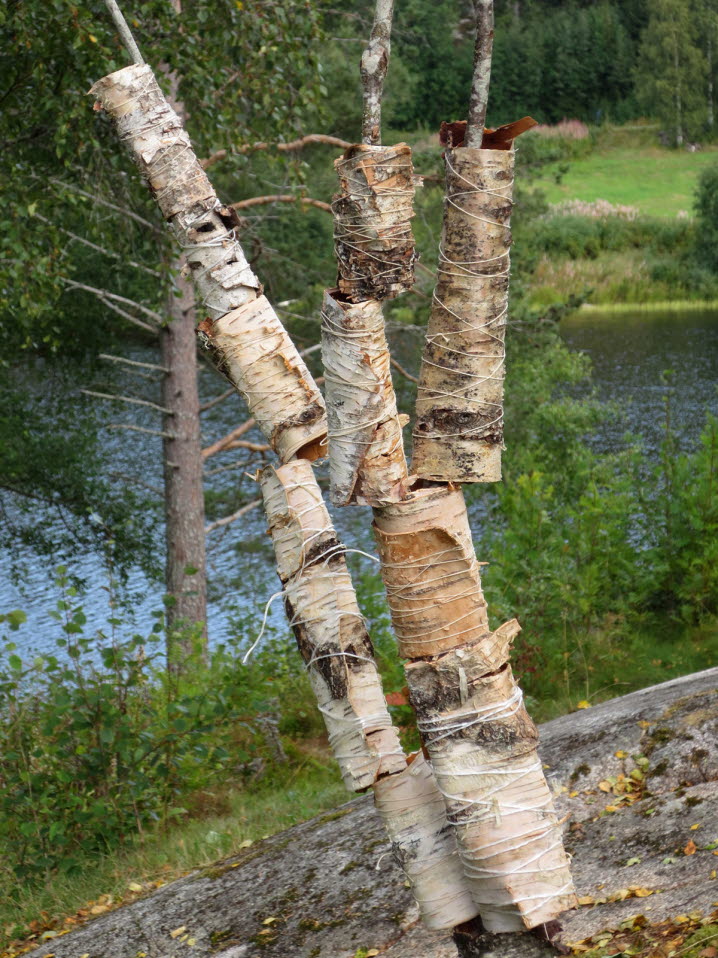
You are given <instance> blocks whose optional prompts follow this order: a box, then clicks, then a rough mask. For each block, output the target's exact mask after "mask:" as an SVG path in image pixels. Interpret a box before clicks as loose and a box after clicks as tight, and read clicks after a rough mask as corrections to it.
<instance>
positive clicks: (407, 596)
mask: <svg viewBox="0 0 718 958" xmlns="http://www.w3.org/2000/svg"><path fill="white" fill-rule="evenodd" d="M374 534H375V537H376V540H377V547H378V552H379V557H380V559H381V573H382V577H383V579H384V585H385V587H386V593H387V598H388V602H389V609H390V611H391V618H392V624H393V626H394V632H395V634H396V638H397V641H398V643H399V655H400V656H402V657H404V658H408V659H414V658H419V657H422V658H423V657H428V656H434V655H438V654H439V653H441V652H444V651H446V650H447V649H452V648H454V647H455V646H457V645H462V644H465V643H468V642H474V641H476V640H477V639H479V638H482V637H484V636H487V635H488V634H489V626H488V618H487V614H486V600H485V599H484V596H483V592H482V590H481V579H480V575H479V563H478V562H477V560H476V554H475V552H474V546H473V543H472V541H471V529H470V528H469V520H468V516H467V514H466V504H465V502H464V497H463V495H462V493H461V491H460V490H454V489H450V488H447V487H445V486H444V487H438V488H437V487H434V488H429V489H417V490H415V491H414V492H412V493H411V494H410V495H409V497H408V499H407V500H405V501H404V502H396V503H391V504H387V505H384V506H382V507H381V508H377V509H375V510H374ZM487 655H488V653H487ZM487 662H489V663H491V662H493V658H492V657H491V656H490V655H488V658H487ZM490 667H491V666H490V665H489V666H488V667H487V671H488V670H489V668H490Z"/></svg>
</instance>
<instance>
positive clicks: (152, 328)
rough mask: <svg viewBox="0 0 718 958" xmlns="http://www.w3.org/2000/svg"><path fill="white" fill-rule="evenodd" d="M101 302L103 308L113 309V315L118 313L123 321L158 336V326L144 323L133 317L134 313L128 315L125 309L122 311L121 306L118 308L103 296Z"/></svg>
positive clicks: (100, 298)
mask: <svg viewBox="0 0 718 958" xmlns="http://www.w3.org/2000/svg"><path fill="white" fill-rule="evenodd" d="M99 300H100V302H101V303H102V305H103V306H106V307H107V308H108V309H111V310H112V312H113V313H117V315H118V316H121V317H122V318H123V319H126V320H127V321H128V322H129V323H132V324H133V325H134V326H139V327H140V329H146V330H147V332H148V333H153V334H154V335H157V327H156V326H150V324H149V323H143V322H142V320H141V319H138V318H137V317H136V316H133V315H132V313H128V312H127V311H126V310H124V309H120V307H119V306H116V305H115V304H114V303H111V302H110V301H109V299H105V298H104V297H103V296H100V297H99Z"/></svg>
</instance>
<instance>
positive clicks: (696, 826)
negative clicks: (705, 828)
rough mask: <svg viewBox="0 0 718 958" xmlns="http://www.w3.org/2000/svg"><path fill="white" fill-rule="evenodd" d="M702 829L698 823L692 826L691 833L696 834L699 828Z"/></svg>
mask: <svg viewBox="0 0 718 958" xmlns="http://www.w3.org/2000/svg"><path fill="white" fill-rule="evenodd" d="M700 827H701V824H700V822H698V824H697V825H691V831H692V832H694V831H695V830H696V829H697V828H700Z"/></svg>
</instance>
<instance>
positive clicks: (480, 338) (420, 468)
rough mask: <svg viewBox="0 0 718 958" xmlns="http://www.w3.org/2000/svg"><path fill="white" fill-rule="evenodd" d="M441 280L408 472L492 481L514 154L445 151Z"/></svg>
mask: <svg viewBox="0 0 718 958" xmlns="http://www.w3.org/2000/svg"><path fill="white" fill-rule="evenodd" d="M445 158H446V205H445V207H444V225H443V231H442V239H441V247H440V250H439V268H438V280H437V285H436V289H435V291H434V299H433V303H432V309H431V317H430V319H429V326H428V329H427V334H426V345H425V348H424V356H423V362H422V366H421V373H420V376H419V390H418V394H417V400H416V415H417V421H416V426H415V428H414V458H413V462H412V471H413V472H415V473H416V474H417V475H419V476H421V477H423V478H425V479H432V480H437V481H443V482H497V481H499V480H500V479H501V450H502V448H503V382H504V372H505V347H504V338H505V329H506V315H507V310H508V286H509V246H510V243H511V231H510V218H511V202H512V201H511V197H512V189H513V169H514V151H513V149H511V150H485V149H481V150H477V149H468V148H466V147H460V148H458V149H447V150H446V152H445Z"/></svg>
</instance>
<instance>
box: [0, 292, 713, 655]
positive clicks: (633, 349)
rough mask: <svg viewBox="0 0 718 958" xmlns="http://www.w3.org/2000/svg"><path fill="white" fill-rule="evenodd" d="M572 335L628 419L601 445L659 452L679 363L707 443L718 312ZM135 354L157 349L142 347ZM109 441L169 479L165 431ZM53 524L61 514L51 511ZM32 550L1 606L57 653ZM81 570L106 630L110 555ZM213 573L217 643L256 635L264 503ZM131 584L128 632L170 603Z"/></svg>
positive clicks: (220, 482) (219, 548)
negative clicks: (639, 445)
mask: <svg viewBox="0 0 718 958" xmlns="http://www.w3.org/2000/svg"><path fill="white" fill-rule="evenodd" d="M562 333H563V335H564V337H565V339H566V341H567V342H568V344H569V345H570V346H571V347H572V348H574V349H577V350H582V351H585V352H586V353H587V354H588V355H589V356H590V357H591V360H592V363H593V368H594V378H593V387H594V388H595V389H596V390H597V392H598V395H599V396H600V398H602V399H606V400H610V401H612V402H614V403H615V404H616V406H617V407H618V409H619V410H620V416H619V417H617V418H615V419H612V420H610V421H609V422H607V423H606V424H604V425H602V427H601V431H600V433H597V434H596V435H594V436H592V437H590V440H591V442H592V443H593V444H594V445H595V446H597V447H598V448H601V447H603V448H607V449H616V448H617V447H618V446H619V445H620V444H621V443H623V442H624V441H625V439H624V437H625V434H626V433H627V432H629V431H630V432H631V433H632V434H634V435H636V436H639V437H641V439H642V441H643V443H644V445H645V447H646V449H647V451H648V452H649V454H651V455H655V454H656V452H657V450H658V448H659V445H660V442H661V435H662V428H663V425H662V424H663V418H664V397H665V395H666V391H667V387H666V384H665V382H664V381H663V375H664V373H665V372H666V371H667V370H672V387H671V388H672V398H671V405H672V417H673V422H674V425H675V427H676V429H677V432H678V434H679V436H680V440H681V443H682V445H683V446H684V447H685V448H690V447H691V446H693V445H695V443H696V441H697V438H698V436H699V434H700V431H701V428H702V426H703V423H704V421H705V413H706V410H707V409H710V410H711V411H713V412H714V413H718V393H717V392H716V385H717V384H718V312H683V313H668V312H665V313H660V314H649V313H645V312H636V313H613V314H601V313H599V312H598V311H597V310H581V311H580V312H578V313H576V314H575V315H574V316H572V317H569V318H568V319H567V320H565V321H564V324H563V326H562ZM135 358H150V359H151V358H152V357H150V356H144V355H140V354H138V355H137V356H135ZM402 359H403V357H402ZM114 375H116V376H118V377H119V378H118V380H117V385H119V386H122V387H123V388H119V389H117V390H116V391H117V392H126V391H128V390H127V389H126V388H124V387H126V386H127V382H126V379H125V380H123V379H122V374H120V373H117V372H116V373H114ZM200 383H201V388H202V393H203V395H204V396H210V395H213V394H216V393H217V392H218V391H222V390H223V388H224V387H223V385H221V384H219V383H218V381H217V380H216V379H215V378H214V376H213V374H212V372H211V371H210V370H208V369H206V368H205V369H203V370H202V371H201V372H200ZM143 388H148V389H149V387H143ZM139 389H140V386H136V385H135V388H134V394H135V395H140V394H141V392H140V391H139ZM151 397H152V393H151V391H148V392H147V398H151ZM135 408H139V407H134V408H133V409H132V411H131V412H128V413H127V414H126V415H125V417H124V421H125V422H128V423H130V422H132V423H135V424H138V425H142V426H145V427H146V428H157V423H156V422H155V421H154V418H153V413H151V412H145V411H143V412H142V413H141V414H140V416H137V415H136V413H135ZM121 418H122V415H121V414H117V415H115V414H112V415H109V414H108V421H109V420H111V421H114V422H116V421H119V420H120V419H121ZM244 418H245V414H244V411H243V408H242V404H241V402H240V401H239V398H238V397H237V398H235V397H232V398H231V399H230V400H228V401H227V402H226V403H223V404H221V405H219V406H217V407H215V408H214V409H213V410H211V411H210V412H209V413H208V414H207V416H206V421H204V423H203V430H204V433H205V435H204V441H205V443H208V442H211V441H213V440H214V439H216V438H218V437H220V436H222V435H224V434H225V433H226V432H227V431H229V429H231V428H233V427H234V426H236V425H237V424H238V423H239V422H242V421H243V419H244ZM107 441H108V444H109V449H110V451H111V454H112V459H113V468H115V469H116V471H117V473H118V474H120V475H122V474H125V475H134V476H137V475H138V472H139V474H140V475H141V478H142V480H143V481H144V482H146V483H147V484H149V485H155V486H158V487H159V486H161V464H160V454H159V453H160V449H159V441H158V440H156V439H154V438H153V437H150V436H147V435H144V434H138V433H136V432H130V431H124V430H122V431H120V430H117V431H113V432H108V438H107ZM231 463H232V456H231V455H230V454H225V456H224V457H216V459H213V460H210V468H211V469H216V468H219V467H221V466H229V465H231ZM257 464H258V463H257ZM211 481H212V483H213V488H214V489H215V490H222V489H223V488H224V489H227V488H229V487H230V486H232V485H233V484H236V483H237V482H241V483H242V485H243V488H245V489H247V490H248V493H249V494H250V495H251V496H252V497H254V494H253V493H252V492H250V489H251V486H252V482H251V480H249V479H248V478H247V477H246V476H245V475H244V470H237V469H226V470H225V471H223V472H220V473H217V474H216V475H215V476H213V477H212V479H211ZM334 519H335V523H336V525H337V528H338V531H339V533H340V535H341V536H342V537H343V538H344V540H345V541H347V542H350V543H351V544H352V545H353V546H354V547H356V548H358V549H364V550H366V551H368V552H373V551H374V547H373V541H372V538H371V533H370V530H369V526H370V515H369V512H368V510H364V509H361V510H360V509H351V510H337V512H335V514H334ZM43 521H48V522H51V521H54V520H53V519H52V517H51V516H48V517H46V519H44V520H43ZM25 558H26V563H25V565H26V569H27V572H26V575H25V576H24V581H23V584H22V587H20V586H18V585H15V584H13V583H12V581H11V579H10V576H9V568H10V558H9V557H8V556H2V557H0V612H3V611H7V610H9V609H14V608H20V609H23V610H25V611H26V613H27V615H28V622H27V623H26V624H25V625H24V626H23V627H22V629H21V630H20V631H19V632H17V633H14V634H13V635H12V639H13V641H15V642H16V643H17V645H18V648H19V649H20V650H21V651H22V652H23V653H25V654H29V653H32V652H37V651H51V650H54V649H55V639H56V638H57V637H58V636H59V631H58V626H57V624H56V623H55V621H54V620H53V619H52V618H51V616H50V615H49V610H50V609H51V608H53V607H54V605H55V603H56V602H57V599H58V598H59V593H58V591H57V588H56V587H55V585H54V582H53V574H52V572H51V571H49V570H48V568H47V566H46V565H44V564H41V563H39V562H38V561H37V560H35V559H33V557H32V556H31V555H29V554H28V555H27V556H26V557H25ZM359 561H368V560H359ZM72 571H73V572H75V573H77V574H78V575H81V576H83V577H85V578H86V580H87V582H88V591H87V594H86V595H85V596H84V598H83V606H84V609H85V612H86V614H87V617H88V628H89V627H92V629H93V630H94V629H97V628H103V629H105V630H106V629H107V625H106V623H107V619H108V617H110V616H111V614H112V613H111V611H110V608H109V603H108V581H107V577H106V574H105V573H104V572H103V570H102V566H101V563H100V562H99V560H98V558H97V557H96V556H93V555H87V556H85V557H84V558H83V559H82V560H80V561H78V562H77V563H76V564H73V567H72ZM208 574H209V582H210V595H211V601H210V605H209V617H208V618H209V633H210V637H211V639H212V641H214V642H221V641H224V640H226V639H227V638H228V636H229V635H230V634H231V633H232V631H233V628H235V627H236V624H237V623H239V628H240V629H241V631H242V632H243V633H244V634H245V635H255V634H256V633H257V631H258V629H259V625H260V622H261V618H262V615H263V613H264V607H265V604H266V602H267V600H268V599H269V597H270V596H271V595H272V593H274V592H276V590H277V585H278V580H277V578H276V574H275V572H274V561H273V552H272V547H271V543H270V542H269V540H268V538H267V536H266V535H265V522H264V518H263V516H262V512H261V510H259V509H257V510H255V511H254V512H252V513H250V514H249V515H247V516H245V517H244V518H243V519H242V520H240V521H239V522H237V523H234V524H232V525H231V526H229V527H227V528H226V530H223V531H218V532H215V533H212V534H211V535H210V536H209V539H208ZM131 591H132V592H133V593H134V598H133V599H132V600H131V602H130V605H129V607H128V608H127V609H125V610H123V612H122V616H123V618H124V619H125V620H126V622H127V625H126V626H123V628H122V630H121V631H122V633H123V634H127V632H129V631H130V629H131V628H134V629H135V630H137V631H140V632H145V631H148V630H149V628H150V627H151V624H152V621H153V619H152V612H153V611H154V610H156V609H158V608H159V607H160V606H161V589H160V588H159V587H158V586H157V585H156V584H152V583H148V582H147V581H146V580H145V579H144V578H143V577H142V576H141V575H139V574H138V575H136V576H135V577H134V579H133V581H132V582H131ZM233 622H234V625H233ZM269 622H270V625H272V626H275V627H277V628H283V627H284V622H283V612H282V609H281V603H279V602H275V603H274V606H273V608H272V610H270V616H269ZM1 635H2V632H0V636H1Z"/></svg>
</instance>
